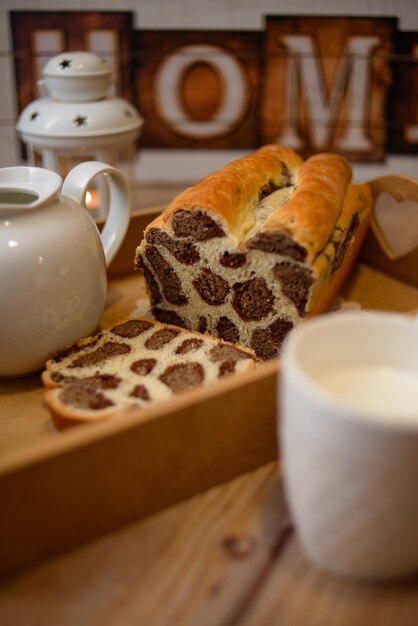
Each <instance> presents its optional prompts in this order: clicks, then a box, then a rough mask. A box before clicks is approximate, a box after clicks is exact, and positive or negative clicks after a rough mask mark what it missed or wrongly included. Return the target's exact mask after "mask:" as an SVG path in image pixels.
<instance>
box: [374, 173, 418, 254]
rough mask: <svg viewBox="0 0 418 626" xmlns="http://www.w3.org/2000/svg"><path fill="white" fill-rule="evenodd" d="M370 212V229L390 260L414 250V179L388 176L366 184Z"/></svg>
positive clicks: (417, 194) (417, 242)
mask: <svg viewBox="0 0 418 626" xmlns="http://www.w3.org/2000/svg"><path fill="white" fill-rule="evenodd" d="M369 185H370V187H371V190H372V194H373V199H374V211H373V215H372V220H371V226H372V229H373V232H374V234H375V237H376V239H377V240H378V242H379V244H380V246H381V247H382V249H383V251H384V252H385V254H386V256H387V257H388V258H389V259H391V260H392V261H394V260H396V259H399V258H400V257H402V256H405V255H406V254H409V253H410V252H412V251H413V250H415V248H417V247H418V179H415V178H412V177H411V176H402V175H396V174H393V175H389V176H382V177H381V178H377V179H375V180H373V181H370V183H369Z"/></svg>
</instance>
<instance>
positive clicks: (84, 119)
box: [73, 115, 87, 126]
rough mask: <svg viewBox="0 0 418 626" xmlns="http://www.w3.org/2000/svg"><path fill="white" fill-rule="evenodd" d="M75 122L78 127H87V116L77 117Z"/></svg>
mask: <svg viewBox="0 0 418 626" xmlns="http://www.w3.org/2000/svg"><path fill="white" fill-rule="evenodd" d="M73 122H74V124H75V125H76V126H85V125H86V124H87V117H86V116H85V115H77V117H75V118H74V119H73Z"/></svg>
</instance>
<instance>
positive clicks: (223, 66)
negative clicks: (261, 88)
mask: <svg viewBox="0 0 418 626" xmlns="http://www.w3.org/2000/svg"><path fill="white" fill-rule="evenodd" d="M197 62H203V63H206V64H208V65H211V66H213V67H214V68H215V69H216V70H217V71H218V72H219V74H220V75H221V76H222V79H223V84H224V96H223V100H222V102H221V105H220V107H219V110H218V111H217V113H216V115H215V116H214V117H213V118H212V119H210V120H208V121H197V120H192V119H190V117H188V115H187V113H186V112H185V110H184V107H183V104H182V102H181V93H180V89H179V88H178V85H179V83H180V81H181V78H182V76H184V74H185V73H186V72H187V69H188V68H189V67H190V66H191V65H194V64H195V63H197ZM155 90H156V95H157V99H156V101H157V107H158V109H159V113H160V116H161V117H162V118H163V119H164V120H165V121H166V122H168V123H169V124H170V126H171V127H173V128H174V129H175V130H176V131H177V132H179V133H181V134H183V135H188V136H190V137H201V138H208V137H215V136H217V135H221V134H223V133H225V132H227V131H228V130H230V128H231V126H232V125H233V124H234V123H236V122H237V121H238V120H239V119H240V118H241V117H242V115H243V113H244V111H245V108H246V104H247V100H248V91H247V84H246V77H245V75H244V72H243V70H242V68H241V67H240V65H239V63H238V61H237V60H236V59H235V58H234V57H233V56H232V55H230V54H228V53H227V52H225V51H224V50H223V49H222V48H220V47H218V46H199V45H191V46H183V47H182V48H178V49H177V50H176V52H175V53H173V54H171V55H170V56H169V57H168V58H167V59H165V60H164V61H163V63H162V65H161V67H160V69H159V70H158V72H157V75H156V79H155Z"/></svg>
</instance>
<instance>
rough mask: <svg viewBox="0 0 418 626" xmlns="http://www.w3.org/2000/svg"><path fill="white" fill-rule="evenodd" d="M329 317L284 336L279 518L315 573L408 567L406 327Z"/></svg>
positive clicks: (415, 529) (412, 492)
mask: <svg viewBox="0 0 418 626" xmlns="http://www.w3.org/2000/svg"><path fill="white" fill-rule="evenodd" d="M417 321H418V320H417V319H416V318H413V317H409V316H407V315H401V314H395V313H394V314H392V313H384V312H381V313H380V312H358V313H357V312H356V313H355V312H346V313H342V312H340V313H330V314H327V315H323V316H320V317H317V318H312V319H310V320H308V321H306V322H304V323H302V324H300V325H299V326H298V327H297V328H295V329H294V330H293V331H291V333H290V334H289V335H288V337H287V339H286V341H285V343H284V345H283V349H282V354H281V373H280V374H279V376H280V379H279V386H278V388H279V407H280V409H279V420H280V422H279V425H278V433H279V446H280V448H281V455H282V462H283V477H284V484H285V489H286V494H287V499H288V503H289V507H290V512H291V515H292V518H293V521H294V524H295V528H296V531H297V533H298V536H299V538H300V541H301V545H302V548H303V549H304V551H305V552H306V554H307V555H308V557H310V559H311V560H312V561H313V562H314V563H316V564H317V565H318V566H320V567H322V568H324V569H326V570H329V571H330V572H334V573H337V574H341V575H346V576H351V577H355V578H361V579H390V578H398V577H403V576H407V575H410V574H412V573H415V572H417V571H418V323H417Z"/></svg>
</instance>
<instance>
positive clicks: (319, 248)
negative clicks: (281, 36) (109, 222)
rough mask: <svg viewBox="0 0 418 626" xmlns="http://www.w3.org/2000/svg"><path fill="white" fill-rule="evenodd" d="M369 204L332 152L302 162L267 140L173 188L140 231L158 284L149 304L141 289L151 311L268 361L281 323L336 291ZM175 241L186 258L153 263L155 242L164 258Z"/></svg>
mask: <svg viewBox="0 0 418 626" xmlns="http://www.w3.org/2000/svg"><path fill="white" fill-rule="evenodd" d="M371 206H372V197H371V192H370V189H369V187H368V186H367V185H353V184H352V183H351V169H350V166H349V164H348V163H347V161H345V159H343V158H342V157H340V156H338V155H333V154H320V155H315V156H313V157H311V158H309V159H307V160H306V161H303V160H302V158H301V157H300V156H299V155H297V154H296V153H295V152H294V151H292V150H290V149H288V148H285V147H283V146H278V145H268V146H264V147H263V148H260V149H259V150H257V151H256V152H255V153H253V154H250V155H248V156H246V157H243V158H241V159H238V160H236V161H234V162H232V163H229V164H227V165H226V166H224V167H222V168H220V169H219V170H216V171H215V172H212V173H211V174H209V175H208V176H207V177H206V178H204V179H203V180H202V181H200V182H199V183H197V184H196V185H194V186H193V187H189V188H188V189H186V190H185V191H184V192H182V193H180V194H179V195H178V196H177V197H176V198H174V200H173V201H172V202H171V203H170V204H169V206H168V207H167V208H166V209H165V210H164V211H163V212H162V214H161V215H160V216H159V217H158V218H156V219H155V220H154V221H153V223H152V224H151V225H150V226H149V227H148V228H147V229H146V231H145V238H144V241H143V242H142V243H141V245H139V246H138V248H137V251H136V260H137V263H139V264H142V265H143V266H144V267H147V266H148V267H152V268H153V270H154V272H155V274H156V276H157V279H158V281H159V284H160V285H161V289H162V296H163V299H162V301H161V302H158V303H157V306H155V304H154V301H155V300H156V295H155V285H153V284H152V282H151V283H150V284H149V285H148V289H149V293H150V298H151V303H152V304H153V311H154V314H155V316H156V317H157V318H158V319H164V315H165V313H163V314H161V311H166V310H167V309H170V311H173V312H175V313H176V314H179V315H180V316H181V319H182V325H184V326H185V327H187V328H190V329H193V330H201V331H202V330H204V331H206V332H208V333H210V334H212V335H214V336H218V337H224V338H227V339H228V340H230V341H239V342H241V343H243V344H245V345H247V346H249V347H253V348H254V349H255V350H256V352H257V354H258V355H259V356H260V357H261V358H265V359H267V358H273V357H275V356H276V355H277V351H278V349H279V347H280V343H281V341H282V339H283V337H284V336H285V334H286V333H287V332H288V331H289V329H291V328H292V327H293V326H294V325H295V324H298V323H299V322H300V321H301V320H302V319H303V318H304V317H306V316H309V315H315V314H317V313H321V312H322V311H325V310H326V309H327V308H328V307H329V306H330V304H331V303H332V300H333V299H334V298H335V296H336V295H337V293H338V292H339V290H340V289H341V287H342V285H343V283H344V281H345V279H346V278H347V276H348V273H349V272H350V269H351V267H352V265H353V263H354V261H355V259H356V256H357V254H358V252H359V249H360V246H361V243H362V240H363V238H364V235H365V232H366V229H367V225H368V219H369V216H370V213H371ZM157 233H159V234H158V236H157ZM147 241H152V243H153V246H152V247H151V249H150V246H149V243H148V244H147ZM182 242H183V243H187V244H189V243H192V244H193V247H192V250H193V259H196V261H195V262H194V263H190V264H189V265H187V266H186V265H185V263H183V262H182V261H181V260H177V259H176V258H175V256H173V257H172V259H173V261H172V262H171V261H170V270H169V269H168V268H165V267H164V268H163V269H162V263H157V264H156V263H155V261H154V265H153V258H152V255H153V254H154V256H155V253H154V252H153V249H154V248H155V249H157V250H158V253H159V254H161V255H164V253H165V252H167V250H175V249H177V247H180V248H179V249H181V245H183V244H182ZM150 252H151V258H150ZM164 258H165V257H164ZM156 265H160V267H159V268H158V267H156ZM171 270H172V271H171ZM170 271H171V273H170ZM163 275H164V276H163ZM145 279H146V281H147V283H148V278H147V274H146V273H145ZM170 283H171V285H170ZM173 293H174V296H173ZM160 316H161V317H160ZM203 320H204V323H203Z"/></svg>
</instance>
